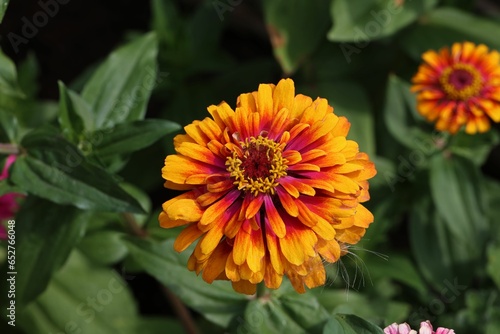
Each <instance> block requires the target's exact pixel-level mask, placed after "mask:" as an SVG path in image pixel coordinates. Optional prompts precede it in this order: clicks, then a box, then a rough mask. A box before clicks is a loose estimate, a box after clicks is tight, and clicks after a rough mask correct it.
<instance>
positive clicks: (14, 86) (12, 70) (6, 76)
mask: <svg viewBox="0 0 500 334" xmlns="http://www.w3.org/2000/svg"><path fill="white" fill-rule="evenodd" d="M0 1H1V0H0ZM0 6H2V4H1V3H0ZM0 8H1V7H0ZM0 10H1V9H0ZM1 14H2V13H1V11H0V15H1ZM0 92H1V93H2V94H1V95H4V94H8V95H15V96H23V93H22V92H21V90H20V87H19V83H18V81H17V71H16V65H15V64H14V62H13V61H12V60H10V59H9V57H7V56H6V55H5V54H4V53H3V52H2V51H1V50H0Z"/></svg>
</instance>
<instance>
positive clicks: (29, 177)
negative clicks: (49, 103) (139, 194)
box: [11, 128, 143, 213]
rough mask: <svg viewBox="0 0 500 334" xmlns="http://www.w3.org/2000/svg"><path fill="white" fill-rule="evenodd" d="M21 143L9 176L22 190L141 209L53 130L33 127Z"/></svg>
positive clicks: (105, 207) (106, 207)
mask: <svg viewBox="0 0 500 334" xmlns="http://www.w3.org/2000/svg"><path fill="white" fill-rule="evenodd" d="M21 144H22V146H23V149H24V150H25V151H26V154H25V155H22V156H19V157H18V158H17V160H16V162H15V163H14V165H13V166H12V170H11V172H12V174H11V180H12V182H13V183H14V184H16V185H17V186H19V187H20V188H22V189H23V190H24V191H26V192H28V193H31V194H35V195H37V196H39V197H42V198H45V199H48V200H50V201H52V202H54V203H58V204H70V205H73V206H76V207H78V208H80V209H86V210H97V211H117V212H122V211H130V212H137V213H141V212H143V210H142V208H141V206H140V205H139V203H138V202H137V201H136V200H135V199H134V198H133V197H131V196H130V195H129V194H127V193H126V192H125V191H124V190H123V189H122V188H120V187H119V186H118V184H117V183H116V181H115V180H114V178H113V177H112V176H111V175H110V174H108V173H107V172H105V171H104V170H102V169H100V168H99V167H96V166H94V165H92V164H90V163H89V162H87V161H86V160H85V157H84V156H83V155H82V154H81V152H80V151H79V150H78V149H77V148H76V146H74V145H73V144H71V143H70V142H68V141H66V140H65V139H64V138H62V137H61V136H60V135H58V134H57V133H56V132H55V131H53V130H50V129H47V128H45V129H40V130H35V131H32V132H30V133H29V134H28V135H26V136H25V137H24V139H23V141H22V142H21Z"/></svg>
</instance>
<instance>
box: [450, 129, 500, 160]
mask: <svg viewBox="0 0 500 334" xmlns="http://www.w3.org/2000/svg"><path fill="white" fill-rule="evenodd" d="M499 142H500V136H499V135H498V132H497V131H488V132H486V133H477V134H474V135H469V134H467V133H465V132H464V131H460V132H458V133H457V134H455V135H454V136H453V137H452V138H451V143H450V147H449V149H450V150H451V152H453V153H454V154H457V155H460V156H462V157H464V158H466V159H467V160H470V161H472V162H474V164H475V165H476V166H482V165H483V164H484V163H485V162H486V159H487V158H488V156H489V155H490V153H491V150H492V148H493V147H494V146H495V145H497V144H498V143H499Z"/></svg>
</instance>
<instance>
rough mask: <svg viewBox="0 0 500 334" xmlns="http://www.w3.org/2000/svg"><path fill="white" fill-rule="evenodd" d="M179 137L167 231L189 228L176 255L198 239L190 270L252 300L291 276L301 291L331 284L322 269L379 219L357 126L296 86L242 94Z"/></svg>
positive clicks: (167, 171) (170, 168)
mask: <svg viewBox="0 0 500 334" xmlns="http://www.w3.org/2000/svg"><path fill="white" fill-rule="evenodd" d="M208 111H209V113H210V114H211V116H212V117H211V118H209V117H207V118H205V119H204V120H202V121H194V122H193V123H192V124H190V125H188V126H186V127H185V128H184V129H185V131H186V134H181V135H178V136H177V137H176V138H175V139H174V145H175V150H176V152H177V154H174V155H169V156H167V157H166V159H165V166H164V167H163V169H162V176H163V178H164V179H165V180H166V182H165V186H166V187H167V188H170V189H176V190H186V191H187V192H185V193H184V194H182V195H180V196H177V197H175V198H173V199H171V200H169V201H167V202H165V203H164V204H163V212H162V213H161V214H160V216H159V222H160V225H161V226H162V227H165V228H170V227H175V226H182V225H185V226H186V228H185V229H184V230H183V231H182V232H181V233H180V235H179V236H178V237H177V239H176V241H175V244H174V248H175V250H176V251H178V252H181V251H184V250H185V249H186V248H187V247H188V246H189V245H191V244H192V243H193V242H195V241H196V240H197V239H199V241H198V243H197V244H196V247H195V248H194V251H193V253H192V255H191V257H190V259H189V261H188V268H189V269H190V270H194V271H196V273H197V274H199V273H200V272H202V277H203V279H204V280H205V281H207V282H209V283H211V282H213V281H214V280H218V279H223V280H230V281H232V284H233V287H234V289H235V290H237V291H239V292H242V293H246V294H252V293H254V292H255V285H256V284H257V283H259V282H262V281H264V282H265V285H266V286H267V287H269V288H273V289H275V288H278V287H279V286H280V284H281V282H282V279H283V276H285V275H286V276H288V278H289V279H290V281H291V282H292V284H293V286H294V288H295V289H296V290H297V291H298V292H304V291H305V289H304V284H305V285H306V286H308V287H309V288H312V287H316V286H319V285H322V284H324V282H325V276H326V275H325V269H324V266H323V261H328V262H335V261H337V260H338V259H339V258H340V256H341V255H343V254H345V252H346V248H347V245H349V244H355V243H357V242H358V241H359V240H360V238H361V237H362V236H363V235H364V233H365V230H366V228H368V226H369V225H370V223H371V222H372V221H373V215H372V214H371V213H370V212H369V211H368V210H367V209H366V208H365V207H364V206H363V205H362V204H360V203H362V202H365V201H367V200H368V199H369V194H368V181H367V180H368V179H369V178H371V177H373V176H374V175H375V174H376V171H375V167H374V165H373V163H372V162H371V161H370V160H369V158H368V156H367V155H366V154H365V153H360V152H359V149H358V144H357V143H356V142H354V141H352V140H347V139H346V135H347V133H348V131H349V127H350V124H349V122H348V121H347V119H346V118H345V117H339V116H337V115H335V114H334V113H333V108H332V107H330V106H329V105H328V102H327V101H326V100H325V99H321V98H318V99H316V100H315V101H313V100H312V99H311V98H310V97H308V96H304V95H301V94H299V95H295V88H294V83H293V81H292V80H291V79H286V80H281V81H280V82H279V83H278V85H277V86H274V85H272V84H261V85H260V86H259V89H258V91H257V92H253V93H247V94H242V95H240V96H239V98H238V101H237V106H236V110H233V109H232V108H231V107H230V106H229V105H228V104H227V103H225V102H222V103H221V104H219V105H218V106H215V105H212V106H210V107H208Z"/></svg>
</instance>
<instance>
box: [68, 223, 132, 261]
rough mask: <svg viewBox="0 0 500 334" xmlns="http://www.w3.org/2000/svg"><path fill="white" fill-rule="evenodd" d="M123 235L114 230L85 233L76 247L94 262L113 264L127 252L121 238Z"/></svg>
mask: <svg viewBox="0 0 500 334" xmlns="http://www.w3.org/2000/svg"><path fill="white" fill-rule="evenodd" d="M123 235H124V234H123V233H122V232H116V231H96V232H93V233H91V234H87V235H86V236H85V237H84V238H83V239H82V241H81V242H80V243H79V244H78V249H80V251H81V252H82V253H83V254H85V255H86V256H87V257H88V258H89V259H90V260H92V262H94V263H99V264H102V265H109V264H115V263H117V262H119V261H121V260H122V259H123V258H124V257H125V256H126V255H127V253H128V251H127V247H126V246H125V244H124V243H123V240H122V236H123Z"/></svg>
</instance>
